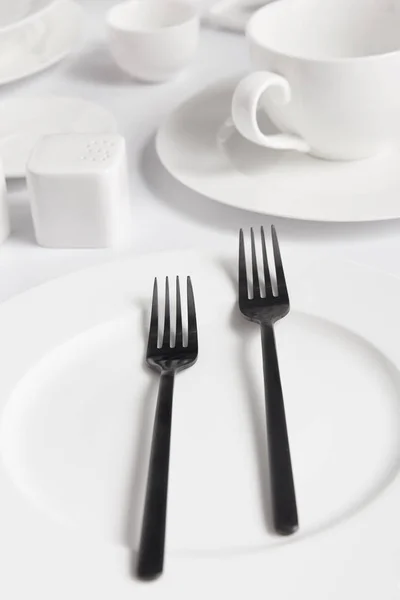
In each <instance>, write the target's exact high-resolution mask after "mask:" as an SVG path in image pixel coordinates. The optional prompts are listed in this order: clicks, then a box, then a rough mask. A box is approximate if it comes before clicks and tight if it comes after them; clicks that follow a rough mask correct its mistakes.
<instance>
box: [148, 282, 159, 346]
mask: <svg viewBox="0 0 400 600" xmlns="http://www.w3.org/2000/svg"><path fill="white" fill-rule="evenodd" d="M157 345H158V287H157V277H155V279H154V285H153V300H152V303H151V317H150V329H149V341H148V347H149V348H157Z"/></svg>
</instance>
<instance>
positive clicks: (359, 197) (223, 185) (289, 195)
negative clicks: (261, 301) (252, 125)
mask: <svg viewBox="0 0 400 600" xmlns="http://www.w3.org/2000/svg"><path fill="white" fill-rule="evenodd" d="M237 81H238V80H237V79H236V80H235V81H232V80H230V81H224V82H219V83H217V84H215V85H213V86H212V87H210V88H208V89H207V90H205V91H204V92H202V93H200V94H199V95H197V96H195V97H194V98H192V99H191V100H189V101H188V102H186V103H185V104H183V105H182V106H180V107H179V108H178V109H177V110H176V111H175V112H174V113H173V114H172V115H170V117H169V118H168V119H167V121H166V122H165V123H164V125H163V126H162V127H161V129H160V130H159V132H158V135H157V150H158V154H159V157H160V160H161V162H162V163H163V165H164V166H165V168H166V169H167V170H168V171H169V172H170V173H171V174H172V175H173V176H174V177H175V178H176V179H178V180H179V181H180V182H181V183H183V184H184V185H186V186H188V187H189V188H191V189H193V190H195V191H196V192H199V193H200V194H203V195H204V196H207V197H209V198H212V199H214V200H217V201H219V202H222V203H224V204H228V205H230V206H234V207H236V208H242V209H245V210H250V211H254V212H257V213H264V214H269V215H276V216H280V217H289V218H293V219H306V220H314V221H373V220H383V219H394V218H399V217H400V202H399V198H400V169H399V161H400V153H393V154H391V155H385V156H379V157H377V158H374V159H370V160H364V161H357V162H332V161H331V162H329V161H323V160H319V159H316V158H312V157H310V156H308V155H304V154H300V153H296V152H282V151H275V150H268V149H266V148H261V147H260V146H256V145H255V144H252V143H250V142H248V141H247V140H245V139H244V138H243V137H241V136H240V134H238V133H237V132H236V131H235V129H234V127H233V125H232V124H231V121H230V119H228V117H229V114H230V105H231V98H232V94H233V90H234V88H235V85H236V84H237ZM264 120H265V122H264V123H263V125H264V127H265V128H268V129H271V128H272V125H271V123H270V122H267V120H266V117H265V118H264Z"/></svg>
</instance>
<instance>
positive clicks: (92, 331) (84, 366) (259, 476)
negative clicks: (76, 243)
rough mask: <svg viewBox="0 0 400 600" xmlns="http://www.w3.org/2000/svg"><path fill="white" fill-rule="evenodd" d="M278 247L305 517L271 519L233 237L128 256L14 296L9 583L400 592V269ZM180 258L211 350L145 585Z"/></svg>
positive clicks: (254, 332)
mask: <svg viewBox="0 0 400 600" xmlns="http://www.w3.org/2000/svg"><path fill="white" fill-rule="evenodd" d="M235 246H236V244H235ZM282 253H283V259H284V264H285V270H286V276H287V281H288V286H289V291H290V299H291V304H292V312H291V313H290V315H289V316H288V317H287V318H285V319H284V320H283V321H282V322H280V323H279V324H277V327H276V337H277V344H278V351H279V359H280V368H281V375H282V384H283V389H284V394H285V405H286V413H287V420H288V429H289V437H290V441H291V450H292V459H293V468H294V476H295V482H296V493H297V500H298V507H299V517H300V530H299V532H298V533H297V534H296V535H294V536H292V537H289V538H280V537H278V536H276V535H274V534H273V533H272V532H271V530H270V529H269V526H268V524H269V523H270V519H271V515H270V512H269V509H268V498H269V496H268V494H269V485H268V463H267V458H266V457H267V443H266V433H265V409H264V392H263V376H262V364H261V354H260V353H261V344H260V332H259V328H258V327H257V326H255V325H253V324H251V323H248V322H247V321H245V320H244V319H243V317H242V316H241V315H240V314H239V312H238V309H237V305H236V268H237V248H236V247H235V248H232V249H231V251H230V250H228V252H227V253H218V254H216V255H212V254H207V255H204V254H202V253H199V252H179V253H173V254H169V253H162V254H155V255H150V256H146V257H139V258H135V257H128V258H127V259H125V260H119V261H118V262H115V263H109V264H105V265H102V266H100V267H97V268H95V269H92V270H89V271H81V272H79V273H76V274H73V275H71V276H69V277H67V278H65V279H59V280H55V281H54V282H52V283H50V284H48V285H45V286H42V287H38V288H36V289H33V290H31V291H30V292H28V293H26V294H25V295H23V296H20V297H17V298H14V299H12V300H10V301H9V302H6V303H3V304H1V305H0V331H1V336H0V364H1V371H2V375H1V377H0V457H1V460H0V531H1V535H0V556H1V568H2V574H1V577H0V597H1V598H7V599H10V600H11V599H12V600H21V599H23V598H27V597H33V598H39V597H40V598H41V600H54V599H55V598H57V599H60V600H61V599H62V600H65V599H71V598H74V599H75V600H87V599H89V598H96V599H97V600H110V598H112V599H113V600H131V599H132V598H136V599H138V600H141V599H146V600H148V599H150V600H188V599H190V600H200V599H201V600H204V599H205V598H210V599H212V600H214V598H236V597H244V598H251V600H264V599H265V598H273V600H295V599H305V598H306V599H307V600H322V599H323V600H338V598H340V599H341V600H354V599H355V598H363V600H377V599H381V598H382V599H385V600H389V599H393V600H394V599H395V598H397V597H398V590H399V588H398V583H399V562H398V559H399V553H400V511H399V503H400V476H399V468H400V455H399V448H400V445H399V443H400V410H399V406H400V405H399V398H400V381H399V371H398V369H399V367H400V346H399V343H398V335H397V331H398V330H399V328H400V312H399V310H398V307H399V305H400V280H399V279H396V278H394V277H391V276H388V275H386V274H384V273H380V272H375V271H371V270H369V269H367V268H364V267H360V266H359V265H355V264H352V263H333V262H332V263H330V262H329V263H324V264H323V265H321V264H317V265H315V264H314V265H313V264H309V263H308V264H304V262H300V261H299V259H298V257H297V255H296V253H295V252H293V253H291V252H288V251H286V249H285V247H282ZM165 274H168V275H170V276H174V275H176V274H179V275H181V276H182V277H184V276H186V275H187V274H190V275H191V276H192V279H193V285H194V291H195V296H196V307H197V316H198V327H199V360H198V362H197V364H196V365H195V367H193V368H192V369H189V370H188V371H185V372H184V373H182V374H180V375H179V376H178V377H177V380H176V385H175V398H174V421H173V428H172V447H171V471H170V485H169V507H168V527H167V540H166V562H165V574H164V576H163V577H162V578H161V579H160V580H159V581H157V582H156V583H153V584H150V585H144V584H141V585H140V584H138V583H137V582H136V581H135V580H134V579H133V578H132V576H131V573H130V567H129V565H130V562H131V557H130V554H131V553H130V550H135V549H136V548H137V540H138V534H139V533H140V521H141V512H142V507H143V498H144V487H145V480H146V471H147V465H148V458H149V449H150V441H151V431H152V422H153V417H154V407H155V401H156V396H157V384H158V379H157V375H156V374H154V373H151V372H150V371H149V370H148V369H147V368H146V367H145V365H144V360H143V359H144V353H145V346H146V338H147V328H148V317H149V314H148V312H149V307H150V300H151V293H152V284H153V277H154V276H155V275H157V276H159V277H164V275H165ZM346 292H347V293H346ZM349 297H351V302H349ZM382 302H384V307H382ZM383 308H384V310H383ZM21 574H23V576H21Z"/></svg>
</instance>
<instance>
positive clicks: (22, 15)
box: [0, 0, 56, 32]
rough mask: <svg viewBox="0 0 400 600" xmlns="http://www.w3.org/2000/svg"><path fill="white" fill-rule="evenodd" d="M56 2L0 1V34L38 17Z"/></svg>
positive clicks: (37, 0)
mask: <svg viewBox="0 0 400 600" xmlns="http://www.w3.org/2000/svg"><path fill="white" fill-rule="evenodd" d="M55 1H56V0H2V2H1V3H0V32H3V31H4V30H5V29H10V28H11V27H14V26H16V25H21V24H22V23H24V22H26V21H27V20H29V19H31V18H32V17H36V16H38V15H39V14H40V13H41V12H43V11H44V10H46V9H47V8H49V7H50V6H51V4H53V2H55Z"/></svg>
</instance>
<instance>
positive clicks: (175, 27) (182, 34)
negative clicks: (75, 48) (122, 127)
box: [107, 0, 200, 81]
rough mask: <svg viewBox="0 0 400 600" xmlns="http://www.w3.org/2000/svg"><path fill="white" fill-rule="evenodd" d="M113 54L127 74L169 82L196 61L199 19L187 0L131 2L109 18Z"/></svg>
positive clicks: (110, 14) (120, 7) (112, 9)
mask: <svg viewBox="0 0 400 600" xmlns="http://www.w3.org/2000/svg"><path fill="white" fill-rule="evenodd" d="M107 23H108V30H109V41H110V48H111V53H112V55H113V57H114V59H115V61H116V63H117V64H118V65H119V66H120V67H121V69H123V70H124V71H125V72H126V73H128V74H129V75H131V76H132V77H135V78H137V79H141V80H144V81H166V80H167V79H170V78H171V77H174V76H175V75H177V74H178V73H179V72H180V71H181V70H182V69H183V68H184V67H186V66H187V65H188V64H189V63H190V61H191V60H192V59H193V57H194V54H195V52H196V50H197V46H198V42H199V23H200V19H199V15H198V11H197V9H196V7H195V6H194V5H193V4H191V3H189V2H186V1H185V0H128V1H126V2H121V3H120V4H117V5H115V6H113V7H112V8H111V9H110V10H109V12H108V14H107Z"/></svg>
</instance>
